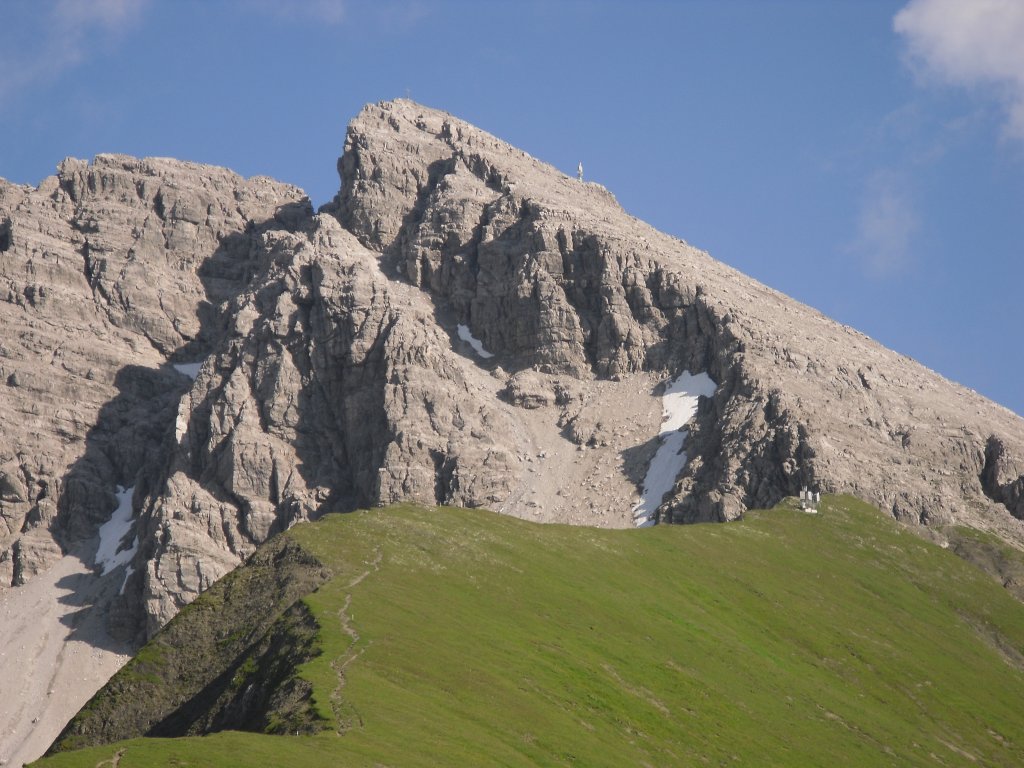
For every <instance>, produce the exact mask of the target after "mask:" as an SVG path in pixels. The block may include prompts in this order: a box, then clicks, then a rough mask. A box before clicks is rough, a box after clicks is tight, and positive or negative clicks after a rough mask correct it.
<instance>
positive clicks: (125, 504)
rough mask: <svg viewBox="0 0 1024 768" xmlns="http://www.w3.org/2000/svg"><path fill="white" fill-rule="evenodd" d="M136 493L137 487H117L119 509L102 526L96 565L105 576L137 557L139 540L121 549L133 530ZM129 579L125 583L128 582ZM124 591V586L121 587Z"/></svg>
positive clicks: (136, 539)
mask: <svg viewBox="0 0 1024 768" xmlns="http://www.w3.org/2000/svg"><path fill="white" fill-rule="evenodd" d="M133 493H135V486H132V487H131V488H122V487H121V486H118V487H117V494H116V495H117V509H115V510H114V513H113V514H112V515H111V516H110V519H109V520H107V522H105V523H104V524H103V525H101V526H100V545H99V547H98V548H97V549H96V565H102V566H103V575H104V576H106V575H107V574H108V573H110V572H111V571H112V570H114V569H115V568H117V567H118V566H119V565H127V564H128V563H130V562H131V559H132V558H133V557H134V556H135V550H136V549H138V547H139V539H138V537H136V538H135V539H134V540H133V541H132V545H131V547H129V548H128V549H121V550H120V551H119V549H118V548H119V547H120V546H121V542H122V541H123V540H124V537H125V536H127V535H128V532H129V531H130V530H131V528H132V494H133ZM127 581H128V579H127V577H126V578H125V582H127ZM121 589H122V591H123V590H124V585H122V586H121Z"/></svg>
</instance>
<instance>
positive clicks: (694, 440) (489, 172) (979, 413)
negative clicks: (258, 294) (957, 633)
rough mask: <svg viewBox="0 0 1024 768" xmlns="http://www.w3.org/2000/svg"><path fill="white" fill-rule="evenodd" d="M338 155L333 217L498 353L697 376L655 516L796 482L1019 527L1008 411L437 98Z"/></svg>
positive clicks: (398, 113)
mask: <svg viewBox="0 0 1024 768" xmlns="http://www.w3.org/2000/svg"><path fill="white" fill-rule="evenodd" d="M339 167H340V169H341V172H342V190H341V193H340V194H339V196H338V199H337V213H338V216H339V218H340V220H341V221H342V223H343V224H344V225H345V226H347V227H348V228H349V229H351V231H353V232H354V233H355V234H356V236H357V237H359V238H360V240H361V241H362V242H363V243H364V244H366V245H367V246H368V247H371V248H376V249H378V250H381V251H382V252H383V253H384V254H385V260H386V261H388V260H390V261H389V263H392V264H393V265H394V268H395V269H396V271H399V272H400V273H401V274H403V275H404V276H405V277H406V279H408V280H409V281H410V282H412V283H413V284H414V285H418V286H420V287H421V288H422V289H423V290H424V291H425V292H426V293H428V294H429V295H430V296H431V298H432V300H433V301H434V303H435V304H436V305H437V307H438V311H439V312H441V313H447V314H448V315H450V316H453V317H454V318H456V319H457V320H458V321H459V322H462V323H465V324H466V325H467V326H468V327H469V328H470V329H471V330H472V332H473V334H474V336H476V337H477V338H478V339H480V340H481V341H482V342H483V344H484V346H485V347H486V348H487V349H488V350H489V351H491V352H492V353H495V354H496V355H497V359H498V360H499V362H500V364H501V365H502V366H505V367H506V368H510V369H521V368H533V369H536V370H538V371H546V372H554V373H560V374H564V375H568V376H572V377H574V378H577V379H586V378H587V377H596V378H598V379H609V378H610V379H615V378H626V377H630V376H635V375H636V374H638V373H640V372H659V373H660V374H661V375H662V377H663V378H667V376H668V375H669V374H671V373H674V372H678V371H679V370H682V369H689V370H691V371H694V372H696V371H705V372H707V373H709V374H710V375H711V377H712V378H713V379H714V381H715V382H717V383H718V385H719V386H718V390H717V392H716V395H715V397H714V398H713V399H710V400H708V401H706V402H704V403H703V404H702V405H701V408H700V410H699V412H698V415H697V417H696V419H695V423H694V424H692V425H691V429H690V437H689V440H688V443H687V447H686V448H687V453H688V455H689V457H690V461H689V463H688V464H687V466H686V468H685V469H684V471H683V474H682V476H681V477H680V478H679V479H678V482H677V484H676V488H675V491H674V492H673V493H672V494H671V497H670V498H666V500H665V504H664V505H663V507H662V519H663V520H664V521H678V522H684V521H699V520H728V519H732V518H734V517H736V516H737V515H739V514H741V513H742V512H743V510H744V509H746V508H748V507H751V506H761V505H767V504H771V503H773V502H774V501H777V500H778V499H779V498H780V497H782V496H784V495H788V494H794V493H796V492H797V491H798V490H799V488H800V487H801V486H802V485H804V484H807V485H811V486H820V487H821V488H822V489H824V490H825V491H832V492H850V493H854V494H856V495H858V496H860V497H862V498H865V499H867V500H869V501H871V502H873V503H875V504H877V505H879V506H880V507H882V508H883V509H885V510H890V511H891V512H892V514H893V515H895V516H896V517H898V518H900V519H901V520H905V521H910V522H914V523H948V522H952V521H957V522H961V523H966V524H969V525H975V526H979V527H983V528H988V529H992V530H995V531H997V532H999V533H1001V534H1002V535H1004V536H1006V537H1009V538H1011V539H1013V540H1016V541H1017V542H1020V541H1022V539H1021V531H1022V528H1021V526H1020V524H1019V522H1018V520H1017V519H1016V518H1020V517H1024V511H1022V504H1024V501H1022V487H1024V481H1022V480H1021V477H1022V474H1021V473H1022V469H1021V467H1022V461H1024V459H1022V457H1024V421H1022V420H1021V419H1020V418H1019V417H1018V416H1016V415H1015V414H1013V413H1012V412H1010V411H1008V410H1006V409H1004V408H1001V407H999V406H997V405H995V404H993V403H991V402H989V401H987V400H985V399H984V398H982V397H980V396H979V395H977V394H976V393H974V392H972V391H970V390H967V389H965V388H963V387H960V386H958V385H956V384H953V383H951V382H949V381H947V380H945V379H943V378H942V377H940V376H938V375H937V374H935V373H934V372H932V371H930V370H927V369H926V368H924V367H922V366H921V365H919V364H917V363H915V362H914V361H912V360H910V359H908V358H906V357H903V356H901V355H898V354H896V353H894V352H892V351H890V350H887V349H885V348H883V347H882V346H880V345H879V344H877V343H875V342H873V341H872V340H871V339H869V338H867V337H865V336H864V335H863V334H860V333H857V332H856V331H854V330H853V329H850V328H847V327H844V326H841V325H839V324H837V323H835V322H833V321H831V320H829V319H828V318H826V317H824V316H822V315H821V314H820V313H818V312H815V311H814V310H812V309H810V308H808V307H805V306H802V305H800V304H798V303H796V302H794V301H792V300H791V299H788V298H787V297H785V296H782V295H781V294H779V293H777V292H775V291H773V290H771V289H769V288H767V287H765V286H763V285H761V284H759V283H757V282H756V281H753V280H751V279H749V278H747V277H745V276H744V275H741V274H739V273H737V272H736V271H735V270H732V269H730V268H729V267H727V266H725V265H723V264H721V263H719V262H716V261H714V260H712V259H711V258H709V257H708V256H707V255H706V254H704V253H702V252H700V251H697V250H696V249H694V248H691V247H689V246H688V245H686V244H685V243H682V242H680V241H678V240H675V239H673V238H670V237H667V236H665V235H663V234H661V233H659V232H657V231H655V230H653V229H651V228H650V227H648V226H646V225H645V224H643V223H642V222H639V221H637V220H636V219H633V218H632V217H630V216H628V215H627V214H625V213H624V212H623V211H622V210H621V208H620V207H619V206H618V205H617V204H616V203H615V200H614V199H613V198H612V196H611V195H610V194H608V193H607V192H606V191H605V190H604V189H602V188H601V187H599V186H597V185H595V184H586V183H580V182H578V181H576V180H574V179H571V178H568V177H567V176H565V175H564V174H561V173H559V172H557V171H556V170H554V169H552V168H550V167H548V166H545V165H543V164H542V163H540V162H538V161H536V160H534V159H533V158H531V157H529V156H528V155H526V154H525V153H523V152H521V151H519V150H516V149H514V148H511V147H509V146H508V145H506V144H504V143H502V142H501V141H499V140H497V139H495V138H494V137H493V136H490V135H488V134H486V133H484V132H483V131H480V130H478V129H476V128H473V127H472V126H469V125H467V124H465V123H463V122H461V121H459V120H457V119H455V118H453V117H451V116H449V115H446V114H443V113H440V112H436V111H432V110H427V109H424V108H422V107H419V106H418V105H415V104H412V103H410V102H405V101H398V102H392V103H385V104H380V105H375V106H369V107H367V108H365V109H364V110H363V112H362V113H361V114H360V115H359V117H358V118H356V120H355V121H354V122H353V123H352V125H351V126H350V128H349V133H348V138H347V141H346V147H345V155H344V156H343V157H342V160H341V161H340V164H339ZM522 389H523V387H522V386H518V385H517V386H515V387H513V390H514V391H515V392H519V391H522ZM522 397H525V400H526V401H528V402H536V400H535V399H534V398H530V397H528V396H525V395H523V396H522ZM513 399H514V398H513ZM571 432H572V435H573V436H575V437H576V439H579V435H577V434H576V433H577V432H578V430H575V429H574V430H571ZM588 439H589V438H588ZM618 503H623V502H622V501H618Z"/></svg>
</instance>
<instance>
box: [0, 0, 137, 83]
mask: <svg viewBox="0 0 1024 768" xmlns="http://www.w3.org/2000/svg"><path fill="white" fill-rule="evenodd" d="M148 2H149V0H56V1H55V2H39V3H36V4H34V5H33V6H32V13H31V14H29V15H28V16H21V17H18V18H16V19H15V24H14V28H15V29H17V30H18V32H19V34H18V35H17V36H14V40H17V44H15V45H6V46H5V48H4V50H3V52H2V53H0V97H3V96H8V95H10V94H11V93H14V92H15V91H18V90H20V89H22V88H27V87H30V86H33V85H37V84H39V83H45V82H47V81H50V80H53V79H55V78H57V77H59V76H60V75H61V74H63V73H64V72H66V71H67V70H69V69H72V68H73V67H75V66H77V65H79V64H81V63H82V62H84V61H85V60H86V59H87V58H88V57H89V55H90V54H91V53H92V52H93V51H96V50H101V49H102V46H100V45H97V44H96V42H97V41H96V38H97V37H103V36H106V37H110V36H115V37H116V36H117V35H120V34H122V33H124V32H125V31H127V30H128V29H129V28H131V27H132V26H134V25H135V24H136V23H137V22H138V21H139V19H140V18H141V17H142V13H143V11H144V10H145V6H146V5H147V3H148ZM5 26H6V25H5ZM19 45H20V47H19Z"/></svg>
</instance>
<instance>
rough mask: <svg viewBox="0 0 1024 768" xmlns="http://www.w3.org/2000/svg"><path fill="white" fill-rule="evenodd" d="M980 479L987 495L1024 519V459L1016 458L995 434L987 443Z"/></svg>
mask: <svg viewBox="0 0 1024 768" xmlns="http://www.w3.org/2000/svg"><path fill="white" fill-rule="evenodd" d="M979 480H980V481H981V487H982V490H983V491H984V492H985V495H986V496H988V497H989V498H990V499H992V501H994V502H996V503H997V504H1002V505H1003V506H1004V507H1006V509H1007V511H1008V512H1009V513H1010V514H1011V515H1013V516H1014V517H1016V518H1017V519H1021V520H1024V461H1017V460H1015V458H1014V457H1013V456H1011V455H1010V452H1009V450H1008V449H1007V447H1006V444H1005V443H1004V442H1003V441H1002V440H1001V439H999V438H998V437H996V436H995V435H991V436H989V438H988V441H987V442H986V443H985V464H984V466H983V467H982V470H981V475H980V477H979Z"/></svg>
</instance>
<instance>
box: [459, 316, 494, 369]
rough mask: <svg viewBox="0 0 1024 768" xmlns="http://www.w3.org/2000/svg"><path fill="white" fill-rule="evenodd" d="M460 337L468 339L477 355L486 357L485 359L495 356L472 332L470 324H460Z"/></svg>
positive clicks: (464, 339)
mask: <svg viewBox="0 0 1024 768" xmlns="http://www.w3.org/2000/svg"><path fill="white" fill-rule="evenodd" d="M459 338H460V339H462V340H463V341H468V342H469V346H471V347H472V348H473V351H474V352H476V353H477V355H479V356H480V357H482V358H484V359H485V360H486V359H487V358H488V357H494V355H492V354H491V353H490V352H488V351H487V350H486V349H484V345H483V343H482V342H481V341H480V339H478V338H476V337H475V336H474V335H473V334H472V333H471V332H470V330H469V326H468V325H462V324H461V323H460V324H459Z"/></svg>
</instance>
